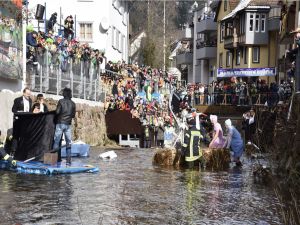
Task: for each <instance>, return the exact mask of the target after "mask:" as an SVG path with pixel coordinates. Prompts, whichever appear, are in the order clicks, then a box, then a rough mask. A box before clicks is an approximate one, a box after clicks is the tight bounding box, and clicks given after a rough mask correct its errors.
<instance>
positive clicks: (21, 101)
mask: <svg viewBox="0 0 300 225" xmlns="http://www.w3.org/2000/svg"><path fill="white" fill-rule="evenodd" d="M30 95H31V91H30V89H29V88H27V87H26V88H24V90H23V95H22V96H21V97H18V98H15V100H14V105H13V107H12V112H13V113H17V112H30V110H31V107H32V100H31V98H30Z"/></svg>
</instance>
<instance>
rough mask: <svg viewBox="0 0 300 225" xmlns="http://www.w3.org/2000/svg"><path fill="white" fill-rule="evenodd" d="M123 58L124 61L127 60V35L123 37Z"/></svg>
mask: <svg viewBox="0 0 300 225" xmlns="http://www.w3.org/2000/svg"><path fill="white" fill-rule="evenodd" d="M122 43H123V44H122V57H123V60H125V58H126V52H125V48H126V38H125V35H123V39H122Z"/></svg>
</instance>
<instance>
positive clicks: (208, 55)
mask: <svg viewBox="0 0 300 225" xmlns="http://www.w3.org/2000/svg"><path fill="white" fill-rule="evenodd" d="M216 57H217V42H210V43H209V42H206V43H197V45H196V59H199V60H201V59H212V58H216Z"/></svg>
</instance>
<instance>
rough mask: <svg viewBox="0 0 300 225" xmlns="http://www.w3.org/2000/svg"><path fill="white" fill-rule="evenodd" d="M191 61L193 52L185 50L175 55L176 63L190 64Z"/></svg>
mask: <svg viewBox="0 0 300 225" xmlns="http://www.w3.org/2000/svg"><path fill="white" fill-rule="evenodd" d="M192 63H193V52H191V51H186V52H180V51H179V52H178V53H177V55H176V64H177V65H181V64H192Z"/></svg>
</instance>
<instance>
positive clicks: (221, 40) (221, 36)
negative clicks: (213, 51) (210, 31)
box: [220, 23, 225, 42]
mask: <svg viewBox="0 0 300 225" xmlns="http://www.w3.org/2000/svg"><path fill="white" fill-rule="evenodd" d="M220 30H221V32H220V42H223V40H224V32H225V25H224V23H221V24H220Z"/></svg>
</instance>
